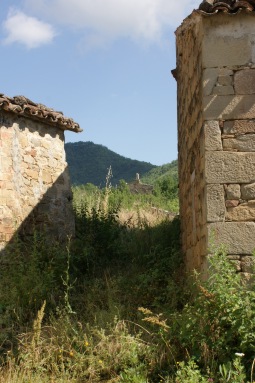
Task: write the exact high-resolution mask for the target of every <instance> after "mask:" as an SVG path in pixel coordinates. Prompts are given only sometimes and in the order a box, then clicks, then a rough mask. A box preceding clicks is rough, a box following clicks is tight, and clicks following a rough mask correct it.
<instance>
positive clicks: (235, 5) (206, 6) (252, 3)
mask: <svg viewBox="0 0 255 383" xmlns="http://www.w3.org/2000/svg"><path fill="white" fill-rule="evenodd" d="M241 10H245V11H248V12H254V11H255V0H243V1H241V0H222V1H217V0H204V1H203V2H202V3H201V4H200V6H199V8H198V11H199V12H201V13H204V14H212V13H213V14H215V13H218V12H224V13H232V14H233V13H238V12H240V11H241Z"/></svg>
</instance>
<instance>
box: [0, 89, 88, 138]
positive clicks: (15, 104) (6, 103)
mask: <svg viewBox="0 0 255 383" xmlns="http://www.w3.org/2000/svg"><path fill="white" fill-rule="evenodd" d="M1 110H5V111H7V112H10V113H15V114H17V115H19V116H24V117H28V118H30V119H32V120H37V121H42V122H44V123H47V124H50V125H53V126H56V127H57V128H59V129H62V130H71V131H73V132H81V131H82V129H81V128H80V126H79V124H77V123H76V122H74V120H73V119H72V118H68V117H65V116H64V115H63V113H62V112H57V111H55V110H54V109H51V108H48V107H46V106H45V105H43V104H36V103H34V102H33V101H31V100H29V99H28V98H26V97H24V96H15V97H13V98H11V97H8V96H5V95H4V94H2V93H0V111H1Z"/></svg>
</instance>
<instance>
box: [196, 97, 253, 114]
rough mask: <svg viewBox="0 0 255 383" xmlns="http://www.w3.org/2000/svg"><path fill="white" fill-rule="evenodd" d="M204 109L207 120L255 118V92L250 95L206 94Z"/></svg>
mask: <svg viewBox="0 0 255 383" xmlns="http://www.w3.org/2000/svg"><path fill="white" fill-rule="evenodd" d="M203 110H204V118H205V119H206V120H216V119H226V120H232V119H233V120H234V119H252V118H255V94H254V95H248V96H247V95H244V96H241V95H240V96H231V95H227V96H219V95H211V96H205V97H204V99H203Z"/></svg>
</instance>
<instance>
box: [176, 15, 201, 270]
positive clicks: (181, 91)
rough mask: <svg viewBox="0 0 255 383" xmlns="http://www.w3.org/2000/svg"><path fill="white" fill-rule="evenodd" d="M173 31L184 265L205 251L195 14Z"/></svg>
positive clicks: (198, 30)
mask: <svg viewBox="0 0 255 383" xmlns="http://www.w3.org/2000/svg"><path fill="white" fill-rule="evenodd" d="M180 28H181V30H180V31H177V33H176V39H177V83H178V88H177V93H178V166H179V196H180V202H181V203H180V217H181V231H182V246H183V252H184V253H185V254H186V262H187V268H188V269H193V268H200V263H201V259H200V254H203V255H205V254H206V236H205V224H206V215H205V176H204V148H203V146H204V145H203V138H202V135H203V116H202V108H201V105H202V81H201V78H202V29H201V20H200V17H199V15H197V16H195V17H194V18H191V19H189V20H188V21H187V23H186V24H185V27H184V28H183V27H180Z"/></svg>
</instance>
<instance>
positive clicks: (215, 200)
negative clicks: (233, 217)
mask: <svg viewBox="0 0 255 383" xmlns="http://www.w3.org/2000/svg"><path fill="white" fill-rule="evenodd" d="M206 209H207V222H218V221H224V219H225V212H226V208H225V198H224V187H223V185H219V184H217V185H207V186H206Z"/></svg>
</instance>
